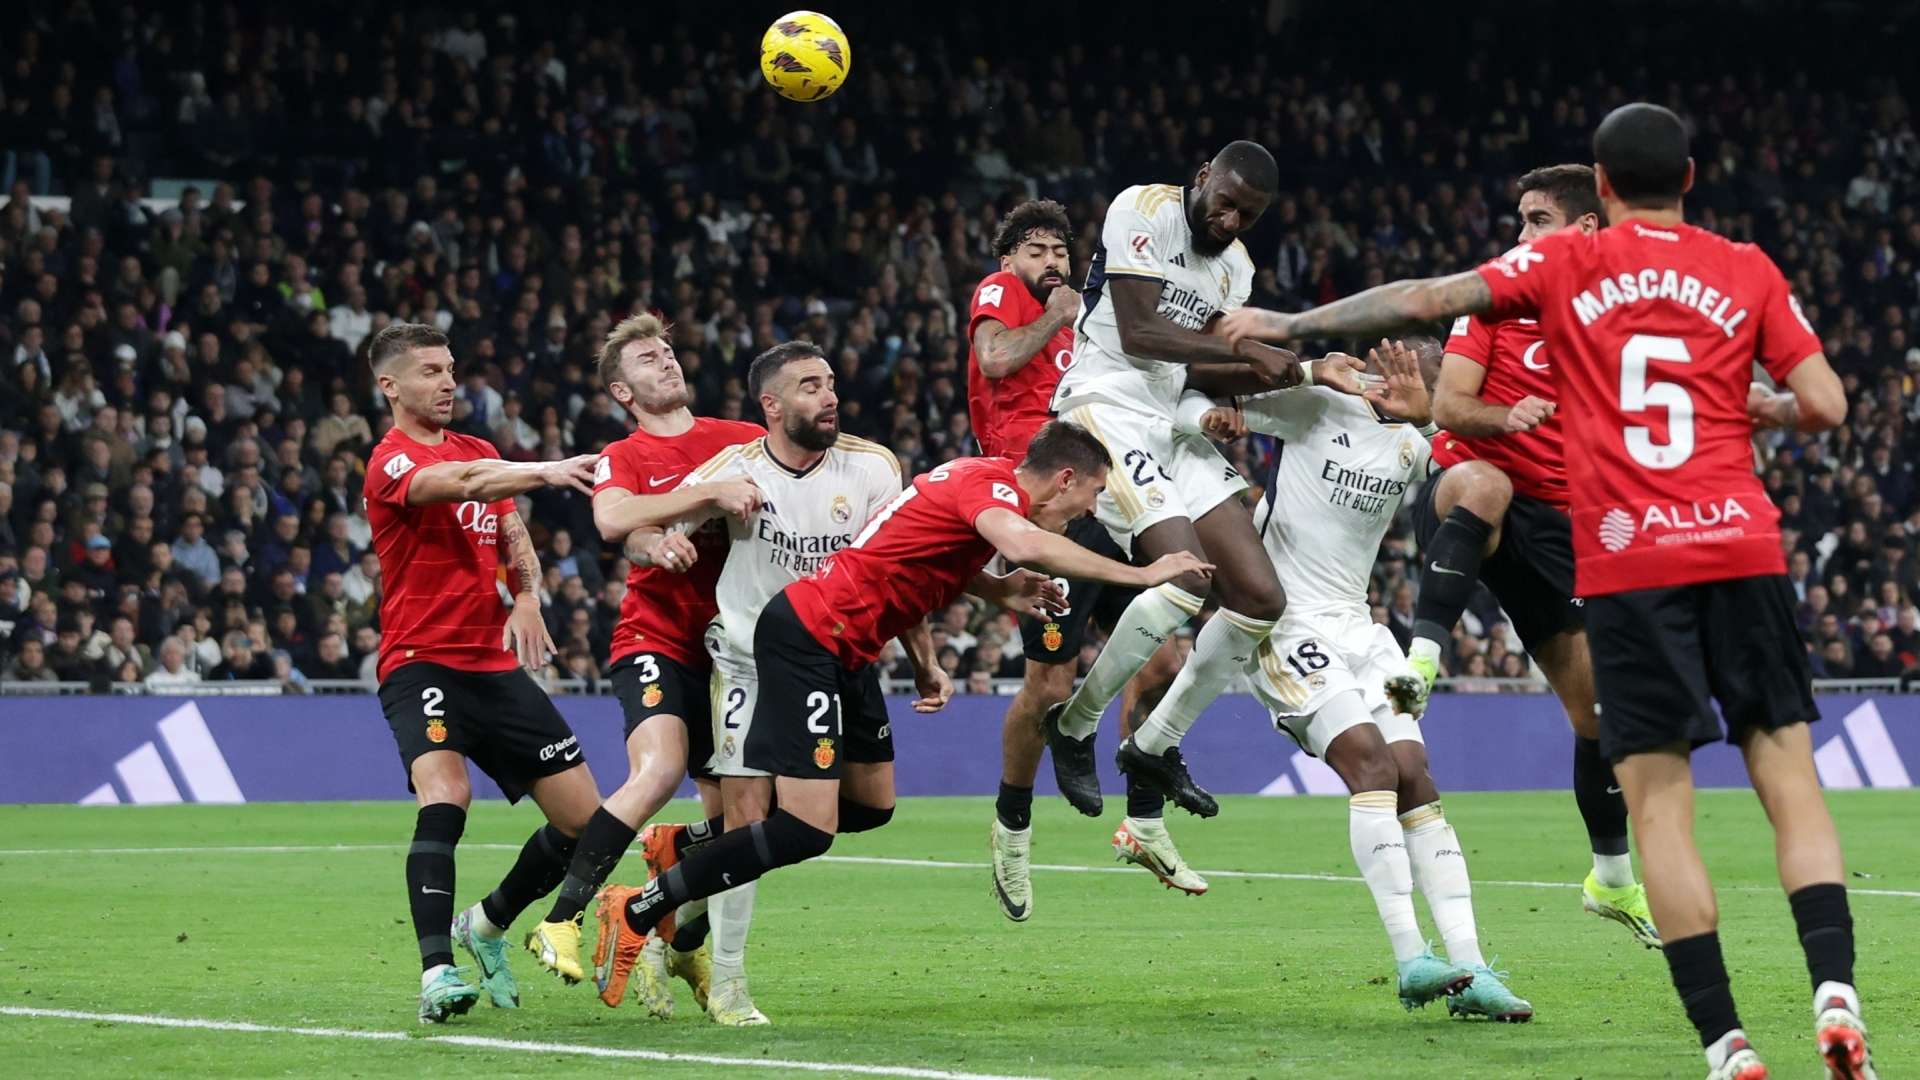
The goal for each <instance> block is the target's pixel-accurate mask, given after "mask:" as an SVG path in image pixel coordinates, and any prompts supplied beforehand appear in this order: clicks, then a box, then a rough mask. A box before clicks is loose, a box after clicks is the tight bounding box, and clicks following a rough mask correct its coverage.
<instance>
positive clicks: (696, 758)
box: [607, 652, 713, 779]
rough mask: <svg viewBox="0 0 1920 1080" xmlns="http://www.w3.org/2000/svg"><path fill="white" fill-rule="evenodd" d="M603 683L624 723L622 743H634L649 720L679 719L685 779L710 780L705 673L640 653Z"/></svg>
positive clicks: (709, 698)
mask: <svg viewBox="0 0 1920 1080" xmlns="http://www.w3.org/2000/svg"><path fill="white" fill-rule="evenodd" d="M607 678H608V679H609V680H610V681H611V682H612V683H613V693H614V696H615V697H618V698H619V699H620V712H621V713H622V714H623V715H624V716H625V718H626V728H625V730H624V731H623V732H622V733H621V737H622V738H625V739H631V738H633V729H634V728H637V727H639V726H640V725H641V723H642V722H644V721H646V720H650V719H652V718H653V717H656V716H677V717H679V718H680V719H681V720H682V721H683V722H684V723H685V724H686V725H687V775H688V776H691V777H693V778H695V779H711V778H712V777H713V772H712V770H711V769H709V768H708V767H707V766H708V764H709V763H710V761H711V759H712V757H713V720H712V717H713V695H712V694H711V693H710V685H709V684H710V682H711V680H710V678H709V675H708V673H707V672H706V671H695V670H694V669H693V668H690V667H687V666H686V665H685V664H682V663H680V662H679V661H678V660H675V659H673V658H672V657H669V656H666V655H664V654H662V653H645V652H643V653H633V654H631V655H628V656H623V657H621V658H620V660H619V662H618V663H616V664H614V666H613V670H612V671H611V672H608V674H607Z"/></svg>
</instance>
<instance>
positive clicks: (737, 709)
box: [706, 622, 768, 776]
mask: <svg viewBox="0 0 1920 1080" xmlns="http://www.w3.org/2000/svg"><path fill="white" fill-rule="evenodd" d="M706 637H707V653H708V655H710V656H712V657H713V680H712V683H711V692H712V694H713V708H712V717H713V757H712V758H711V759H710V760H709V761H708V763H707V767H708V768H709V769H711V770H712V771H713V774H714V775H715V776H766V775H768V774H767V773H766V772H765V771H764V770H761V769H749V768H747V766H746V763H745V762H746V752H747V732H748V731H750V730H752V729H753V709H754V706H755V705H756V704H757V703H758V702H759V699H760V677H759V675H758V673H757V672H756V671H755V669H754V665H753V657H751V656H747V657H736V656H733V655H731V654H730V652H729V651H728V648H727V644H726V642H727V636H726V634H725V633H723V632H721V628H720V624H719V623H718V622H714V623H712V624H711V625H709V626H708V627H707V635H706Z"/></svg>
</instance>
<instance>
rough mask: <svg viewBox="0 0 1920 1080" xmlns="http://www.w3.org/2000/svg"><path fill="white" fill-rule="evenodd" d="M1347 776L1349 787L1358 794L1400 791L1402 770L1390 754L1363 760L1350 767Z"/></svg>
mask: <svg viewBox="0 0 1920 1080" xmlns="http://www.w3.org/2000/svg"><path fill="white" fill-rule="evenodd" d="M1347 774H1348V775H1347V778H1346V779H1347V787H1348V788H1349V789H1351V790H1353V791H1356V792H1360V791H1396V792H1397V791H1398V790H1399V789H1400V770H1399V769H1398V768H1397V767H1395V765H1394V763H1393V757H1392V756H1391V755H1389V754H1380V755H1375V756H1369V757H1365V758H1362V759H1361V760H1359V761H1358V762H1355V763H1354V764H1352V765H1350V766H1348V768H1347Z"/></svg>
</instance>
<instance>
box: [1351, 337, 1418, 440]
mask: <svg viewBox="0 0 1920 1080" xmlns="http://www.w3.org/2000/svg"><path fill="white" fill-rule="evenodd" d="M1367 361H1368V363H1370V364H1372V365H1373V368H1374V370H1375V371H1377V372H1379V373H1380V374H1381V375H1382V376H1383V378H1384V381H1382V382H1380V383H1377V384H1375V385H1373V386H1371V387H1369V388H1368V389H1367V391H1366V393H1365V395H1364V396H1365V397H1366V399H1367V401H1368V402H1369V403H1370V404H1372V405H1373V406H1374V407H1375V408H1377V409H1379V410H1380V411H1381V412H1384V413H1387V414H1388V415H1391V416H1397V417H1399V418H1400V419H1402V420H1407V421H1411V422H1412V423H1415V424H1425V423H1427V422H1429V421H1431V420H1432V419H1433V400H1432V398H1430V397H1429V396H1428V394H1427V383H1426V380H1425V379H1424V378H1422V377H1421V375H1420V358H1419V354H1418V353H1416V352H1414V351H1413V350H1412V349H1410V348H1408V347H1407V344H1406V342H1404V341H1386V340H1382V341H1381V342H1380V344H1379V345H1377V346H1375V347H1374V348H1373V349H1372V350H1371V351H1369V352H1368V353H1367Z"/></svg>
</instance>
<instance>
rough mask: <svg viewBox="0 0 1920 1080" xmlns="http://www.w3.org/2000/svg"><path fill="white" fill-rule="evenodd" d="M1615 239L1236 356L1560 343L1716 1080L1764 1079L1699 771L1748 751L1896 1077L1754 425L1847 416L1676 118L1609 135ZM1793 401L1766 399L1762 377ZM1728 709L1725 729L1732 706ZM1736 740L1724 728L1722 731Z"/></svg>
mask: <svg viewBox="0 0 1920 1080" xmlns="http://www.w3.org/2000/svg"><path fill="white" fill-rule="evenodd" d="M1593 150H1594V159H1595V166H1594V172H1595V184H1596V186H1597V187H1598V189H1599V192H1600V198H1601V201H1602V203H1603V204H1604V205H1605V207H1606V213H1607V220H1608V221H1609V222H1611V224H1610V225H1609V226H1608V227H1607V228H1605V229H1601V230H1600V231H1598V232H1596V233H1594V234H1593V235H1591V236H1588V235H1585V234H1583V233H1581V232H1580V231H1579V230H1573V229H1570V230H1566V231H1562V232H1558V233H1554V234H1552V235H1550V236H1545V237H1541V238H1540V239H1539V240H1536V241H1534V242H1533V243H1531V244H1522V245H1520V246H1519V247H1517V248H1515V249H1514V250H1512V251H1510V252H1508V253H1507V254H1505V255H1503V256H1501V257H1500V258H1499V259H1496V260H1494V261H1492V262H1490V263H1487V264H1486V265H1484V266H1482V267H1480V268H1479V269H1477V270H1473V271H1469V272H1467V273H1463V274H1456V275H1453V276H1450V277H1445V278H1433V279H1427V280H1418V281H1403V282H1397V283H1394V284H1391V285H1384V286H1381V287H1379V288H1375V289H1369V290H1367V291H1366V292H1363V293H1360V294H1358V295H1356V296H1352V297H1348V298H1347V299H1345V300H1341V301H1339V302H1337V303H1334V304H1330V305H1328V306H1326V307H1323V308H1318V309H1315V310H1313V311H1310V312H1306V313H1303V314H1300V315H1284V314H1279V313H1275V312H1246V313H1244V314H1243V315H1240V316H1239V317H1237V318H1236V317H1230V318H1229V323H1228V326H1227V327H1226V329H1227V332H1228V334H1229V336H1231V337H1236V338H1238V337H1243V336H1250V335H1258V336H1261V337H1266V338H1272V339H1275V340H1295V339H1299V338H1310V337H1321V336H1345V335H1358V334H1370V333H1374V332H1376V331H1380V330H1384V329H1386V328H1388V327H1390V326H1393V325H1396V324H1399V323H1404V322H1406V321H1408V320H1424V319H1438V318H1454V317H1457V316H1460V315H1478V314H1487V315H1489V316H1491V317H1492V318H1495V319H1506V318H1517V317H1523V316H1524V317H1530V318H1536V319H1539V320H1540V328H1541V331H1542V333H1543V334H1544V335H1545V338H1546V349H1547V351H1548V352H1549V353H1550V354H1551V355H1552V356H1553V357H1554V358H1555V363H1554V380H1555V385H1556V388H1557V389H1558V391H1559V397H1558V402H1559V405H1560V407H1561V409H1562V411H1563V412H1564V415H1565V418H1566V423H1567V434H1568V437H1569V439H1571V440H1575V441H1577V443H1578V444H1579V445H1580V447H1581V450H1582V452H1581V453H1580V454H1577V455H1574V456H1572V457H1571V458H1570V460H1569V462H1568V481H1569V487H1570V489H1571V492H1572V503H1573V515H1572V517H1573V541H1574V553H1575V557H1576V560H1577V585H1578V587H1579V592H1580V594H1581V595H1582V596H1584V597H1585V598H1586V600H1587V632H1588V633H1589V634H1590V635H1591V636H1592V639H1593V657H1594V676H1595V681H1596V684H1597V692H1598V699H1599V700H1598V707H1599V709H1600V744H1601V750H1602V752H1603V753H1604V754H1605V755H1606V756H1607V758H1608V759H1609V760H1611V761H1612V762H1613V764H1614V772H1615V774H1616V775H1618V777H1619V778H1620V784H1621V787H1622V788H1624V789H1625V791H1626V796H1627V805H1628V807H1629V808H1630V809H1631V811H1632V814H1633V819H1634V821H1635V822H1637V823H1638V831H1639V837H1640V852H1641V864H1642V868H1643V869H1644V871H1645V873H1646V879H1647V895H1648V899H1649V901H1650V902H1651V906H1652V909H1653V914H1654V916H1655V917H1656V918H1657V919H1658V920H1659V923H1660V926H1661V928H1662V930H1663V936H1664V938H1665V942H1666V944H1665V951H1666V955H1667V963H1668V966H1669V967H1670V968H1671V969H1672V973H1673V981H1674V987H1675V989H1677V990H1678V991H1679V994H1680V1000H1681V1002H1682V1003H1683V1004H1684V1005H1685V1007H1686V1010H1687V1016H1688V1018H1689V1019H1690V1020H1692V1021H1693V1024H1694V1027H1695V1029H1696V1030H1697V1031H1698V1032H1699V1034H1700V1042H1701V1045H1702V1046H1703V1047H1704V1048H1705V1051H1706V1057H1707V1065H1708V1068H1709V1070H1710V1071H1709V1073H1708V1076H1709V1080H1761V1078H1764V1077H1765V1076H1766V1075H1767V1068H1766V1066H1765V1065H1764V1064H1762V1062H1761V1060H1760V1057H1759V1054H1758V1052H1757V1051H1756V1050H1755V1049H1754V1047H1753V1045H1752V1043H1751V1042H1750V1041H1749V1040H1748V1039H1747V1037H1746V1035H1745V1033H1744V1032H1743V1031H1742V1030H1741V1027H1740V1019H1739V1016H1738V1015H1737V1012H1736V1010H1735V1008H1734V1002H1733V993H1732V990H1731V988H1730V986H1729V985H1728V980H1727V969H1726V964H1725V962H1724V960H1723V959H1722V954H1721V947H1720V938H1719V934H1718V932H1717V925H1716V924H1717V922H1718V914H1717V911H1716V907H1715V904H1714V896H1713V886H1712V883H1711V882H1710V881H1709V880H1708V878H1707V872H1706V867H1705V865H1704V864H1703V863H1702V862H1701V859H1700V853H1699V850H1698V848H1697V847H1696V846H1695V843H1694V838H1693V776H1692V771H1691V768H1690V767H1689V762H1688V756H1689V754H1690V753H1691V751H1692V750H1693V748H1694V747H1696V746H1700V745H1703V744H1705V743H1708V742H1712V741H1714V740H1715V739H1717V738H1719V737H1721V736H1722V735H1723V733H1724V735H1725V737H1726V738H1727V739H1728V740H1729V741H1732V742H1734V743H1735V744H1737V745H1738V746H1739V747H1740V751H1741V754H1742V755H1743V756H1744V757H1745V759H1746V766H1747V773H1748V775H1749V776H1750V777H1751V778H1752V781H1753V785H1754V789H1755V791H1756V792H1757V793H1758V795H1759V796H1760V801H1761V803H1762V804H1763V805H1764V806H1765V808H1766V811H1767V818H1768V820H1769V821H1770V822H1771V823H1772V825H1773V829H1774V833H1775V841H1776V843H1775V855H1776V860H1777V861H1778V863H1779V870H1780V882H1781V885H1782V886H1783V887H1784V888H1785V890H1786V892H1787V898H1788V901H1789V902H1790V904H1791V906H1792V909H1793V916H1794V921H1795V923H1796V924H1797V926H1798V929H1799V936H1800V944H1801V948H1802V949H1803V950H1804V952H1805V954H1806V958H1807V969H1808V972H1809V974H1810V975H1811V977H1812V982H1813V987H1814V993H1813V1011H1814V1031H1815V1039H1816V1042H1817V1045H1818V1047H1819V1052H1820V1055H1821V1057H1822V1058H1823V1059H1824V1061H1825V1063H1826V1068H1827V1074H1828V1076H1829V1077H1835V1078H1841V1080H1861V1078H1868V1077H1872V1076H1873V1075H1874V1072H1873V1066H1872V1060H1871V1057H1870V1055H1869V1053H1868V1050H1867V1034H1866V1027H1865V1025H1864V1024H1863V1023H1862V1022H1861V1019H1860V1002H1859V996H1858V994H1857V993H1856V992H1855V990H1854V986H1853V961H1854V942H1853V918H1852V915H1851V914H1850V912H1849V907H1848V903H1847V892H1846V885H1845V884H1844V883H1845V881H1846V867H1845V865H1844V862H1843V860H1842V857H1841V853H1840V842H1839V837H1838V836H1837V834H1836V832H1835V830H1834V826H1833V818H1832V817H1831V815H1829V814H1828V812H1827V807H1826V802H1825V801H1824V799H1822V797H1821V794H1820V784H1819V779H1818V777H1817V775H1816V773H1815V771H1814V765H1813V752H1812V739H1811V735H1810V733H1809V730H1808V725H1809V724H1810V723H1811V722H1812V721H1814V720H1815V719H1817V718H1818V716H1819V713H1818V711H1817V710H1816V709H1815V707H1814V704H1813V696H1812V690H1811V676H1810V674H1809V672H1808V668H1807V660H1806V653H1805V651H1804V649H1802V647H1801V644H1800V636H1799V633H1798V631H1797V629H1796V627H1795V624H1794V604H1793V592H1792V589H1791V587H1790V586H1789V584H1788V582H1787V579H1786V573H1785V570H1786V564H1785V559H1784V557H1783V556H1782V554H1781V546H1780V530H1779V517H1780V514H1779V511H1778V509H1776V508H1775V507H1774V505H1773V504H1772V502H1770V501H1769V500H1768V498H1767V494H1766V491H1765V489H1764V488H1763V487H1762V486H1761V484H1760V481H1759V478H1758V477H1756V476H1755V475H1754V472H1753V451H1752V446H1751V443H1750V439H1751V436H1752V433H1753V429H1754V428H1755V427H1756V426H1770V427H1785V428H1791V429H1795V430H1799V431H1804V432H1817V431H1824V430H1826V429H1828V428H1831V427H1834V426H1836V425H1838V424H1840V423H1841V422H1842V421H1844V420H1845V418H1846V411H1847V405H1846V394H1845V391H1844V390H1843V388H1842V387H1841V385H1840V380H1839V379H1838V377H1836V376H1835V375H1834V373H1833V369H1832V368H1831V367H1830V366H1829V365H1828V363H1827V359H1826V356H1825V354H1824V353H1823V352H1822V351H1821V345H1820V339H1819V337H1818V335H1817V334H1815V333H1814V331H1813V327H1812V326H1811V325H1810V324H1809V323H1808V322H1807V320H1806V316H1805V315H1804V314H1803V313H1802V312H1801V310H1800V305H1799V302H1798V300H1796V299H1795V298H1794V296H1793V294H1792V292H1791V291H1790V289H1789V288H1788V286H1787V282H1786V279H1785V278H1784V277H1783V276H1782V275H1781V273H1780V270H1779V268H1778V267H1776V266H1775V265H1774V264H1773V262H1772V260H1770V259H1768V258H1767V256H1766V255H1765V254H1764V253H1763V252H1761V251H1760V249H1758V248H1756V247H1754V246H1752V245H1749V244H1735V243H1732V242H1730V241H1727V240H1725V239H1723V238H1721V237H1719V236H1716V235H1714V234H1713V233H1710V232H1707V231H1705V230H1703V229H1698V228H1694V227H1692V226H1690V225H1688V224H1687V223H1686V221H1685V217H1684V214H1683V212H1682V206H1681V203H1682V198H1683V196H1684V195H1685V193H1686V192H1687V190H1688V189H1689V188H1691V187H1692V185H1693V177H1694V168H1693V159H1692V158H1690V157H1689V156H1688V153H1687V134H1686V128H1685V126H1684V125H1683V124H1682V122H1681V120H1680V118H1679V117H1678V116H1676V115H1674V114H1673V113H1672V112H1671V111H1669V110H1667V109H1665V108H1662V107H1660V106H1658V105H1652V104H1647V103H1634V104H1630V105H1623V106H1621V107H1620V108H1618V109H1615V110H1614V111H1613V112H1611V113H1609V114H1608V116H1607V118H1606V119H1605V120H1604V121H1602V122H1601V124H1600V127H1599V130H1598V131H1596V132H1595V133H1594V138H1593ZM1756 358H1757V359H1758V360H1759V361H1760V363H1761V364H1762V365H1763V366H1764V367H1765V368H1766V369H1767V373H1768V375H1769V376H1771V377H1772V378H1773V379H1774V380H1775V381H1776V382H1784V383H1785V384H1786V385H1787V387H1788V388H1789V392H1787V393H1780V394H1776V393H1772V392H1769V391H1766V390H1764V389H1761V390H1757V391H1756V390H1755V388H1753V387H1752V386H1751V384H1750V383H1749V381H1748V380H1749V373H1750V371H1751V370H1752V364H1753V362H1754V360H1755V359H1756ZM1716 701H1717V702H1718V703H1719V706H1720V714H1719V715H1716V714H1715V711H1714V703H1715V702H1716ZM1723 717H1724V725H1725V726H1724V728H1723V727H1722V724H1723V719H1722V718H1723Z"/></svg>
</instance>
